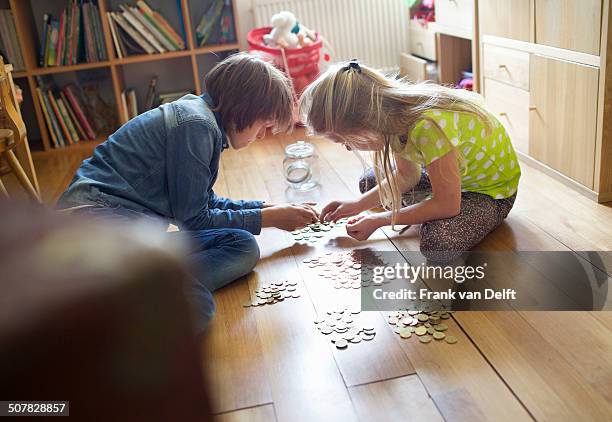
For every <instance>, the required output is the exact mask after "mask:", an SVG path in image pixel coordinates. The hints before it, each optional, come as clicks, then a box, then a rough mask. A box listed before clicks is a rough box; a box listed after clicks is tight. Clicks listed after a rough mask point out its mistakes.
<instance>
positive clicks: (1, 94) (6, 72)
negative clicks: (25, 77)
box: [0, 56, 41, 202]
mask: <svg viewBox="0 0 612 422" xmlns="http://www.w3.org/2000/svg"><path fill="white" fill-rule="evenodd" d="M12 70H13V67H12V65H10V64H8V65H5V64H4V60H3V59H2V57H1V56H0V156H2V158H4V159H5V160H6V162H7V164H8V165H9V168H10V170H11V171H12V172H13V173H15V176H16V177H17V180H18V181H19V183H20V184H21V186H22V187H23V188H24V189H25V191H26V192H27V193H28V195H29V196H30V197H32V199H34V200H35V201H37V202H41V199H40V191H39V189H38V181H37V180H36V173H35V171H34V165H33V164H32V156H31V154H30V148H29V146H28V141H27V138H26V127H25V123H24V122H23V118H22V117H21V112H20V111H19V104H18V102H17V96H16V95H15V85H14V84H13V78H12V76H11V71H12ZM16 151H17V152H18V154H19V155H20V158H21V159H22V160H25V161H26V163H25V164H26V166H27V167H28V170H29V173H30V175H31V178H32V179H33V180H31V179H30V177H28V174H27V173H26V171H25V170H24V168H23V167H22V165H21V163H20V161H19V160H18V159H17V155H16V154H15V152H16ZM0 195H4V196H6V197H8V192H7V190H6V188H5V187H4V185H3V183H2V181H1V180H0Z"/></svg>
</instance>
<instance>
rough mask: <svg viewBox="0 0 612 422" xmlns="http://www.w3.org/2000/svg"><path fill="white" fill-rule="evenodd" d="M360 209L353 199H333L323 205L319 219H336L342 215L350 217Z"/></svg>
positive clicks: (342, 216)
mask: <svg viewBox="0 0 612 422" xmlns="http://www.w3.org/2000/svg"><path fill="white" fill-rule="evenodd" d="M360 212H361V211H360V210H359V208H358V207H357V203H356V202H353V201H333V202H330V203H329V204H327V205H325V207H324V208H323V210H322V211H321V221H334V222H335V221H338V220H340V219H341V218H344V217H352V216H353V215H355V214H359V213H360Z"/></svg>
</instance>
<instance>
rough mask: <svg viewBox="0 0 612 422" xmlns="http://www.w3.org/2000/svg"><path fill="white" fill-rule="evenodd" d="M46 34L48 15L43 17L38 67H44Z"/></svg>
mask: <svg viewBox="0 0 612 422" xmlns="http://www.w3.org/2000/svg"><path fill="white" fill-rule="evenodd" d="M47 32H49V14H48V13H45V14H44V15H43V28H42V38H41V39H40V53H39V55H38V66H39V67H44V66H45V52H46V47H47Z"/></svg>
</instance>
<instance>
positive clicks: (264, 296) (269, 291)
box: [242, 280, 300, 308]
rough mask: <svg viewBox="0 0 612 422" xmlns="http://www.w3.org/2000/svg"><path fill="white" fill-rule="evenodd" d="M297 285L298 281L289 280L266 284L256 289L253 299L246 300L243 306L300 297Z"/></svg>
mask: <svg viewBox="0 0 612 422" xmlns="http://www.w3.org/2000/svg"><path fill="white" fill-rule="evenodd" d="M296 286H297V281H287V280H279V281H273V282H271V283H268V284H264V285H262V286H260V287H259V288H258V289H256V290H255V292H254V297H253V299H251V301H249V302H245V303H244V304H243V305H242V306H244V307H245V308H248V307H250V306H262V305H266V304H269V305H272V304H274V303H278V302H282V301H283V300H285V299H288V298H298V297H300V294H299V293H298V292H297V287H296Z"/></svg>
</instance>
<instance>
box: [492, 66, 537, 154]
mask: <svg viewBox="0 0 612 422" xmlns="http://www.w3.org/2000/svg"><path fill="white" fill-rule="evenodd" d="M484 97H485V102H486V103H487V107H488V108H489V110H491V112H493V113H494V114H495V115H496V116H497V117H498V118H499V121H500V122H501V123H502V124H503V125H504V127H505V128H506V130H507V131H508V134H509V135H510V139H511V140H512V144H513V145H514V148H515V149H517V150H518V151H520V152H522V153H525V154H528V153H529V92H527V91H525V90H522V89H520V88H515V87H513V86H509V85H506V84H503V83H500V82H497V81H495V80H493V79H489V78H485V80H484Z"/></svg>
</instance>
